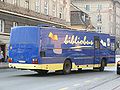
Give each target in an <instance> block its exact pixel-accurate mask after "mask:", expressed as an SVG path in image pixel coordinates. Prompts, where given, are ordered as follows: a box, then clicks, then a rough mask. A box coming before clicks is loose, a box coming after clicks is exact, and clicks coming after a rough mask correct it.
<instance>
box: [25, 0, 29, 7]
mask: <svg viewBox="0 0 120 90" xmlns="http://www.w3.org/2000/svg"><path fill="white" fill-rule="evenodd" d="M25 8H26V9H29V0H25Z"/></svg>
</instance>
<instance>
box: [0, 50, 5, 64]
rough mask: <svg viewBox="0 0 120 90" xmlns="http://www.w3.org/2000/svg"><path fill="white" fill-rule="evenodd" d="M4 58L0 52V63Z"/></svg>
mask: <svg viewBox="0 0 120 90" xmlns="http://www.w3.org/2000/svg"><path fill="white" fill-rule="evenodd" d="M3 59H4V56H3V51H0V62H3Z"/></svg>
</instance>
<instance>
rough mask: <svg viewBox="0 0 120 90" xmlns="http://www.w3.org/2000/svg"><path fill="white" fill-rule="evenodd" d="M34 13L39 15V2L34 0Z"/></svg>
mask: <svg viewBox="0 0 120 90" xmlns="http://www.w3.org/2000/svg"><path fill="white" fill-rule="evenodd" d="M35 11H36V12H38V13H40V0H36V2H35Z"/></svg>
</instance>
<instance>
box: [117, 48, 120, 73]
mask: <svg viewBox="0 0 120 90" xmlns="http://www.w3.org/2000/svg"><path fill="white" fill-rule="evenodd" d="M116 63H117V70H116V73H117V74H118V75H120V50H116Z"/></svg>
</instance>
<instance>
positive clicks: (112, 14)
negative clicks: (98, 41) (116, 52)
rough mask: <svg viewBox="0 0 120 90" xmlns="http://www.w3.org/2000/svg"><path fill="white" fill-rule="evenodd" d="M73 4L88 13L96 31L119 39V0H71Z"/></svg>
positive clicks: (117, 40)
mask: <svg viewBox="0 0 120 90" xmlns="http://www.w3.org/2000/svg"><path fill="white" fill-rule="evenodd" d="M71 3H73V4H74V5H75V6H77V7H78V8H80V9H81V10H82V11H84V12H86V13H87V14H89V16H90V17H91V22H92V24H93V26H95V28H96V32H99V33H107V34H111V35H113V36H116V37H117V39H116V42H117V43H119V41H120V2H119V0H72V1H71Z"/></svg>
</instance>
